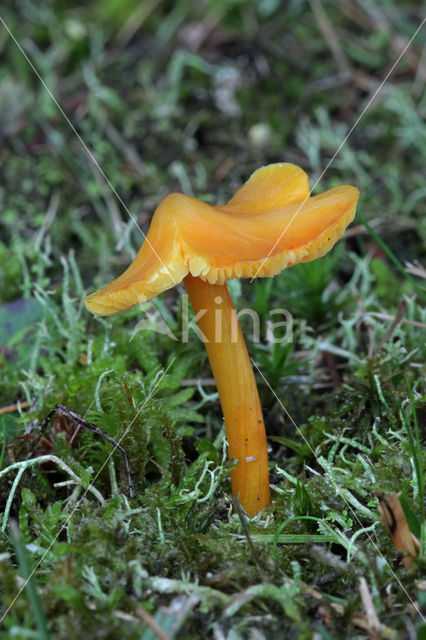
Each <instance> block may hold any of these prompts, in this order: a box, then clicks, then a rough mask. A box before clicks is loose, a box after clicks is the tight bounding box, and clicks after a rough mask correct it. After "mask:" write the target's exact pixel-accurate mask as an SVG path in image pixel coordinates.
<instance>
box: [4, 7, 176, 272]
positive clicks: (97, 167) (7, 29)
mask: <svg viewBox="0 0 426 640" xmlns="http://www.w3.org/2000/svg"><path fill="white" fill-rule="evenodd" d="M0 22H1V23H2V24H3V26H4V28H5V29H6V31H7V32H8V34H9V35H10V37H11V38H12V40H13V42H14V43H15V45H16V46H17V47H18V49H19V51H20V53H21V54H22V55H23V56H24V58H25V60H26V61H27V63H28V64H29V66H30V67H31V69H32V70H33V72H34V73H35V75H36V76H37V78H38V80H39V81H40V82H41V84H42V85H43V87H44V89H45V90H46V91H47V93H48V94H49V96H50V98H51V99H52V100H53V102H54V104H55V105H56V107H57V109H58V110H59V113H60V114H61V116H62V117H63V118H64V120H65V122H66V123H67V124H68V126H69V127H70V128H71V130H72V131H73V133H74V134H75V136H76V137H77V139H78V141H79V142H80V144H81V145H82V147H83V149H84V151H85V152H86V154H87V155H88V157H89V160H90V161H91V162H92V163H93V164H94V165H95V167H96V169H97V170H98V171H99V173H100V174H101V175H102V176H103V178H104V180H105V181H106V183H107V184H108V186H109V188H110V189H111V191H112V192H113V194H114V195H115V197H116V198H117V200H118V201H119V202H120V204H121V206H122V207H123V209H125V211H126V212H127V214H128V215H129V216H130V218H131V219H132V220H133V222H134V223H135V225H136V227H137V228H138V229H139V231H140V232H141V234H142V236H143V238H144V240H145V242H147V243H148V245H149V247H151V249H152V251H153V252H154V253H155V255H156V256H157V258H158V259H159V261H160V262H161V264H162V266H163V267H164V268H165V269H166V271H167V273H168V274H169V276H170V278H171V279H172V280H173V282H174V283H175V284H179V283H178V282H177V281H176V279H175V278H174V277H173V276H172V274H171V273H170V271H169V269H168V267H167V265H165V264H164V262H163V260H162V259H161V258H160V256H159V255H158V253H157V252H156V250H155V249H154V247H153V246H152V244H151V243H150V241H149V240H148V238H147V236H146V235H145V234H144V232H143V231H142V229H141V227H140V226H139V224H138V222H137V220H136V218H135V217H134V215H133V214H132V213H131V211H129V209H128V207H127V206H126V205H125V203H124V202H123V199H122V198H121V196H120V195H119V194H118V192H117V190H116V189H115V187H114V185H113V184H112V182H111V181H110V179H109V178H108V176H107V175H106V173H105V172H104V170H103V169H102V168H101V166H100V164H99V162H98V161H97V160H96V158H95V156H94V155H93V152H92V151H91V150H90V149H89V147H88V146H87V144H86V143H85V142H84V140H83V138H82V137H81V135H80V134H79V133H78V131H77V129H76V128H75V127H74V125H73V123H72V122H71V120H70V119H69V117H68V116H67V114H66V113H65V111H64V110H63V108H62V107H61V105H60V104H59V102H58V101H57V99H56V98H55V96H54V95H53V93H52V91H51V90H50V89H49V87H48V86H47V84H46V82H45V81H44V80H43V78H42V76H41V75H40V73H39V72H38V70H37V69H36V67H35V66H34V64H33V62H32V61H31V59H30V58H29V56H28V54H27V53H26V52H25V50H24V49H23V48H22V46H21V45H20V44H19V42H18V40H17V39H16V38H15V36H14V35H13V33H12V31H11V30H10V29H9V27H8V25H7V24H6V22H5V21H4V19H3V18H2V17H1V16H0Z"/></svg>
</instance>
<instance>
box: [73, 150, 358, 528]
mask: <svg viewBox="0 0 426 640" xmlns="http://www.w3.org/2000/svg"><path fill="white" fill-rule="evenodd" d="M357 200H358V190H357V189H356V188H355V187H351V186H341V187H336V188H334V189H331V190H329V191H326V192H325V193H322V194H320V195H318V196H313V197H310V196H309V183H308V177H307V175H306V173H305V172H304V171H302V169H300V168H299V167H297V166H295V165H292V164H284V163H282V164H273V165H269V166H267V167H263V168H261V169H258V170H257V171H255V173H253V175H252V176H251V177H250V179H249V180H248V181H247V182H246V183H245V184H244V185H243V186H242V187H241V188H240V189H239V190H238V191H237V193H236V194H235V195H234V197H233V198H231V200H230V201H229V202H228V203H227V204H226V205H221V206H217V207H212V206H210V205H208V204H206V203H204V202H201V201H200V200H197V199H196V198H193V197H190V196H186V195H183V194H180V193H173V194H171V195H169V196H167V197H166V198H164V200H163V201H162V202H161V203H160V204H159V206H158V208H157V209H156V211H155V213H154V216H153V218H152V221H151V226H150V228H149V231H148V235H147V236H146V239H145V242H144V243H143V245H142V247H141V249H140V250H139V253H138V254H137V256H136V258H135V260H134V261H133V263H132V264H131V265H130V266H129V267H128V269H127V270H126V271H125V272H124V273H123V274H122V275H121V276H120V277H118V278H117V279H116V280H114V281H113V282H111V283H110V284H108V285H107V286H106V287H104V288H103V289H100V291H98V292H96V293H94V294H92V295H91V296H89V297H87V298H86V299H85V303H86V306H87V308H88V309H89V311H91V312H92V313H94V314H96V315H103V316H106V315H112V314H114V313H118V312H120V311H124V310H125V309H128V308H129V307H132V306H134V305H136V304H138V303H141V302H145V301H147V300H149V299H151V298H153V297H155V296H156V295H158V294H160V293H162V292H163V291H165V290H166V289H169V288H170V287H173V286H174V285H176V284H177V283H179V282H181V281H182V280H183V281H184V283H185V286H186V288H187V291H188V294H189V297H190V300H191V304H192V306H193V309H194V312H195V314H196V318H197V322H198V325H199V327H200V330H201V332H202V333H203V334H204V338H205V341H206V342H205V344H206V349H207V353H208V356H209V360H210V364H211V367H212V370H213V374H214V377H215V380H216V384H217V388H218V392H219V397H220V401H221V405H222V410H223V414H224V418H225V428H226V435H227V439H228V447H229V456H230V457H231V459H233V460H235V461H236V462H237V464H236V466H235V468H234V469H233V470H232V472H231V480H232V493H233V495H236V496H238V497H239V500H240V503H241V505H242V507H243V508H244V509H245V511H246V512H247V513H248V514H249V515H250V516H252V515H254V514H256V513H257V512H258V511H260V510H261V509H262V508H263V507H265V506H267V505H268V504H269V477H268V454H267V444H266V433H265V427H264V423H263V416H262V409H261V406H260V400H259V395H258V391H257V387H256V382H255V378H254V374H253V370H252V367H251V364H250V359H249V356H248V353H247V348H246V345H245V342H244V338H243V335H242V332H241V329H240V326H239V324H238V320H237V316H236V312H235V309H234V306H233V304H232V300H231V297H230V295H229V292H228V289H227V286H226V280H228V279H231V278H239V277H245V278H248V277H269V276H273V275H275V274H277V273H279V272H280V271H281V270H282V269H285V268H286V267H289V266H292V265H294V264H296V263H298V262H307V261H309V260H315V259H316V258H319V257H320V256H323V255H324V254H325V253H327V251H329V249H331V247H332V246H333V245H334V244H335V242H336V241H337V240H338V239H339V238H340V237H341V236H342V234H343V232H344V230H345V228H346V227H347V225H348V224H349V223H350V222H351V221H352V220H353V217H354V215H355V207H356V203H357Z"/></svg>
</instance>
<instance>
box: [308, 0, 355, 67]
mask: <svg viewBox="0 0 426 640" xmlns="http://www.w3.org/2000/svg"><path fill="white" fill-rule="evenodd" d="M309 4H310V5H311V9H312V12H313V14H314V16H315V18H316V20H317V22H318V27H319V29H320V31H321V33H322V35H323V36H324V40H325V41H326V43H327V44H328V46H329V48H330V51H331V53H332V54H333V57H334V59H335V61H336V64H337V66H338V68H339V69H340V72H341V73H344V74H345V75H346V76H349V77H350V76H351V75H352V72H351V65H350V64H349V60H348V58H347V57H346V54H345V52H344V51H343V49H342V47H341V46H340V42H339V38H338V37H337V34H336V32H335V30H334V28H333V25H332V24H331V22H330V20H329V19H328V16H327V13H326V11H325V10H324V8H323V6H322V4H321V2H319V0H309Z"/></svg>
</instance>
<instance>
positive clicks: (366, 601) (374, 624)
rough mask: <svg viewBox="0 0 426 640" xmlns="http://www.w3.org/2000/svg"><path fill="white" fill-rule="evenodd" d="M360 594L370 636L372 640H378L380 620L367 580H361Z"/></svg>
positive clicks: (362, 578)
mask: <svg viewBox="0 0 426 640" xmlns="http://www.w3.org/2000/svg"><path fill="white" fill-rule="evenodd" d="M359 593H360V595H361V600H362V604H363V605H364V609H365V615H366V616H367V623H368V635H369V637H370V640H377V638H378V630H379V627H380V620H379V618H378V616H377V613H376V610H375V608H374V603H373V598H372V597H371V593H370V589H369V588H368V584H367V580H366V579H365V578H364V577H361V578H360V579H359Z"/></svg>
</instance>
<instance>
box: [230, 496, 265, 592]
mask: <svg viewBox="0 0 426 640" xmlns="http://www.w3.org/2000/svg"><path fill="white" fill-rule="evenodd" d="M232 504H233V505H234V508H235V511H236V512H237V513H238V517H239V519H240V522H241V526H242V528H243V531H244V535H245V537H246V540H247V546H248V548H249V550H250V553H251V555H252V558H253V562H254V564H255V565H256V567H257V570H258V571H259V574H260V576H261V578H262V580H263V581H265V582H267V578H266V575H265V573H264V571H263V569H262V567H261V566H260V563H259V560H258V559H257V555H256V549H255V548H254V544H253V541H252V539H251V536H250V532H249V530H248V526H247V520H246V515H245V513H244V510H243V508H242V506H241V504H240V501H239V499H238V496H234V497H233V498H232Z"/></svg>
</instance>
